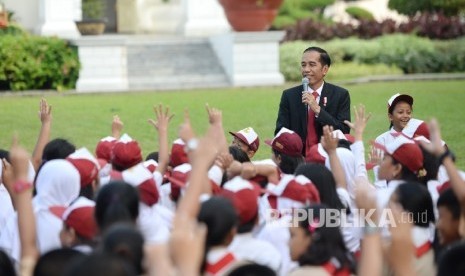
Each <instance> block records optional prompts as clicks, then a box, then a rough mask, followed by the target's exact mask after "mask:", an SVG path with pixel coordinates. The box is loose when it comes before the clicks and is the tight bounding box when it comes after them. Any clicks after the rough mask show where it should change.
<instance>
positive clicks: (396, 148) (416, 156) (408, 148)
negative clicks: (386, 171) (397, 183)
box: [374, 135, 423, 173]
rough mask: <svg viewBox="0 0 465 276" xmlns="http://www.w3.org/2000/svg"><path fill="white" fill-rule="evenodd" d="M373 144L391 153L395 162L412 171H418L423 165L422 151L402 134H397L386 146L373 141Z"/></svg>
mask: <svg viewBox="0 0 465 276" xmlns="http://www.w3.org/2000/svg"><path fill="white" fill-rule="evenodd" d="M374 146H375V147H377V148H380V149H383V150H384V152H386V153H387V154H389V155H391V156H392V157H393V158H394V159H395V160H397V162H399V163H401V164H402V165H403V166H405V167H407V168H408V169H409V170H410V171H412V172H413V173H416V172H418V170H420V169H421V168H422V167H423V153H422V152H421V149H420V147H419V146H418V145H417V144H416V143H415V142H414V141H413V140H411V139H409V138H407V137H405V136H404V135H400V136H398V137H397V138H396V139H395V140H394V141H392V142H391V143H389V144H387V145H386V146H382V145H381V144H378V143H374Z"/></svg>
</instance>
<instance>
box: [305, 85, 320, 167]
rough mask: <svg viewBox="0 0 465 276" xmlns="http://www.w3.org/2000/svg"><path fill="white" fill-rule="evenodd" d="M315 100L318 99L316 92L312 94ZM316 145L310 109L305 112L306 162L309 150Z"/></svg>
mask: <svg viewBox="0 0 465 276" xmlns="http://www.w3.org/2000/svg"><path fill="white" fill-rule="evenodd" d="M312 95H313V97H314V98H315V100H316V99H317V98H318V93H317V92H316V91H313V92H312ZM316 144H318V135H317V133H316V128H315V112H313V110H312V109H311V108H308V112H307V140H306V141H305V160H306V161H308V159H309V157H310V148H311V147H312V146H313V145H316Z"/></svg>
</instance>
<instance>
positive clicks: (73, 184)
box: [33, 159, 81, 254]
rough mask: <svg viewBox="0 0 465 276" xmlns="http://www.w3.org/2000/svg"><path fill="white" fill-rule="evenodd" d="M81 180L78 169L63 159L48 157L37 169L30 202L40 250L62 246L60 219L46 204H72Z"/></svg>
mask: <svg viewBox="0 0 465 276" xmlns="http://www.w3.org/2000/svg"><path fill="white" fill-rule="evenodd" d="M80 182H81V177H80V175H79V172H78V170H77V169H76V168H75V167H74V166H73V165H72V164H71V163H69V162H68V161H66V160H63V159H57V160H50V161H48V162H47V163H45V164H44V166H43V167H42V169H41V170H40V171H39V174H38V175H37V180H36V189H37V195H36V196H35V197H34V201H33V205H34V212H35V215H36V224H37V242H38V245H39V251H40V253H41V254H43V253H45V252H47V251H49V250H51V249H54V248H59V247H61V242H60V231H61V229H62V227H63V222H62V221H61V220H60V219H59V218H58V217H56V216H55V215H53V214H52V213H51V212H50V210H49V208H50V207H51V206H56V205H59V206H68V205H69V204H71V202H73V200H75V199H76V198H77V197H78V196H79V190H80V188H81V185H80Z"/></svg>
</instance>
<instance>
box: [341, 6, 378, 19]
mask: <svg viewBox="0 0 465 276" xmlns="http://www.w3.org/2000/svg"><path fill="white" fill-rule="evenodd" d="M346 13H348V14H349V15H350V16H352V17H353V18H355V19H358V20H361V19H365V20H374V19H375V17H374V16H373V14H371V12H369V11H368V10H366V9H364V8H360V7H348V8H346Z"/></svg>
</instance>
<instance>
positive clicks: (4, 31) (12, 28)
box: [0, 22, 27, 36]
mask: <svg viewBox="0 0 465 276" xmlns="http://www.w3.org/2000/svg"><path fill="white" fill-rule="evenodd" d="M26 34H27V32H26V31H25V30H24V29H23V28H22V27H21V26H19V25H18V24H16V23H14V22H10V23H9V24H8V27H6V28H0V36H1V35H26Z"/></svg>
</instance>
